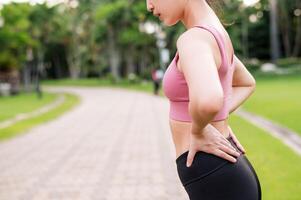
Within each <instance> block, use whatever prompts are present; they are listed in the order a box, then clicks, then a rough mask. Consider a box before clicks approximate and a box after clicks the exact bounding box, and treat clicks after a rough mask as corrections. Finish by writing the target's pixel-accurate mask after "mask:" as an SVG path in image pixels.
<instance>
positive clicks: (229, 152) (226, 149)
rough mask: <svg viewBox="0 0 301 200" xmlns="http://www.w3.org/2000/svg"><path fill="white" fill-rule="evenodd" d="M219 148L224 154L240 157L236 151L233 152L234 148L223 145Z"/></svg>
mask: <svg viewBox="0 0 301 200" xmlns="http://www.w3.org/2000/svg"><path fill="white" fill-rule="evenodd" d="M219 148H220V150H222V151H223V152H225V153H228V154H231V155H233V156H236V157H238V156H239V155H240V154H239V153H238V152H237V151H236V150H233V149H232V148H229V147H228V146H226V145H223V144H221V145H220V147H219Z"/></svg>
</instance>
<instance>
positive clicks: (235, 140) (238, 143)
mask: <svg viewBox="0 0 301 200" xmlns="http://www.w3.org/2000/svg"><path fill="white" fill-rule="evenodd" d="M228 129H229V133H230V136H231V137H232V139H233V142H234V143H235V144H236V146H237V147H238V148H239V149H240V150H241V151H242V152H243V153H244V154H245V153H246V150H245V149H244V148H243V146H242V145H241V144H240V142H239V141H238V139H237V138H236V136H235V134H234V133H233V131H232V129H231V127H230V126H229V125H228Z"/></svg>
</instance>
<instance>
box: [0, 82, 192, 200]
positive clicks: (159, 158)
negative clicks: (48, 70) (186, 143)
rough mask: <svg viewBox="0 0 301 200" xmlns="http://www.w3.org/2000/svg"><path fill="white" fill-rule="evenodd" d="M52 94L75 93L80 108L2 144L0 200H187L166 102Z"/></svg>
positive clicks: (135, 95) (90, 92)
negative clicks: (177, 167)
mask: <svg viewBox="0 0 301 200" xmlns="http://www.w3.org/2000/svg"><path fill="white" fill-rule="evenodd" d="M53 89H54V88H53ZM56 90H61V91H71V92H74V93H76V94H78V95H80V97H81V99H82V103H81V104H80V105H79V106H78V107H76V108H75V109H73V110H72V111H69V112H68V113H66V114H64V115H63V116H61V117H59V118H57V119H56V120H54V121H50V122H47V123H45V124H43V125H41V126H38V127H35V128H34V129H32V130H31V131H30V132H29V133H27V134H24V135H21V136H19V137H16V138H14V139H12V140H8V141H4V142H1V143H0V199H1V200H15V199H16V200H32V199H34V200H48V199H51V200H86V199H93V200H94V199H95V200H187V199H188V197H187V196H186V193H185V192H184V189H183V188H182V186H181V185H180V180H179V179H178V176H177V173H176V164H175V161H174V159H175V157H174V147H173V144H172V138H171V134H170V130H169V124H168V101H167V100H166V99H163V98H160V97H156V96H152V95H150V94H146V93H142V92H134V91H125V90H121V89H111V88H110V89H109V88H108V89H106V88H103V89H101V88H64V87H62V88H60V89H56Z"/></svg>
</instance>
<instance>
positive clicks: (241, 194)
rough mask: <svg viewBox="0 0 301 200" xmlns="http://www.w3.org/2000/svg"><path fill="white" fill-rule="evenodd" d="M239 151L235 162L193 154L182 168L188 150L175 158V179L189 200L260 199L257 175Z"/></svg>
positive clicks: (199, 153) (201, 152) (202, 153)
mask: <svg viewBox="0 0 301 200" xmlns="http://www.w3.org/2000/svg"><path fill="white" fill-rule="evenodd" d="M227 139H228V140H229V141H230V143H231V144H232V146H233V147H234V148H235V149H236V150H237V151H239V153H240V156H239V157H238V158H237V161H236V163H232V162H230V161H228V160H225V159H223V158H220V157H218V156H215V155H213V154H209V153H206V152H203V151H199V152H197V153H196V155H195V157H194V160H193V163H192V165H191V166H190V167H186V160H187V155H188V151H186V152H184V153H183V154H181V155H180V156H179V157H178V158H177V159H176V163H177V170H178V175H179V178H180V180H181V182H182V184H183V186H184V188H185V190H186V192H187V193H188V196H189V199H190V200H261V186H260V183H259V180H258V177H257V174H256V172H255V170H254V168H253V167H252V165H251V163H250V161H249V160H248V159H247V157H246V155H245V154H243V152H241V151H240V150H239V149H238V147H237V146H236V145H235V143H234V141H233V139H232V138H231V137H228V138H227Z"/></svg>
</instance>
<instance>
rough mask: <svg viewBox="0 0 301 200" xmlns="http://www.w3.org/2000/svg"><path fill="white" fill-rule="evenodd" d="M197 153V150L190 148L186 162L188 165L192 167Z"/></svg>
mask: <svg viewBox="0 0 301 200" xmlns="http://www.w3.org/2000/svg"><path fill="white" fill-rule="evenodd" d="M195 154H196V151H195V150H189V152H188V156H187V162H186V166H187V167H190V166H191V165H192V162H193V159H194V156H195Z"/></svg>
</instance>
